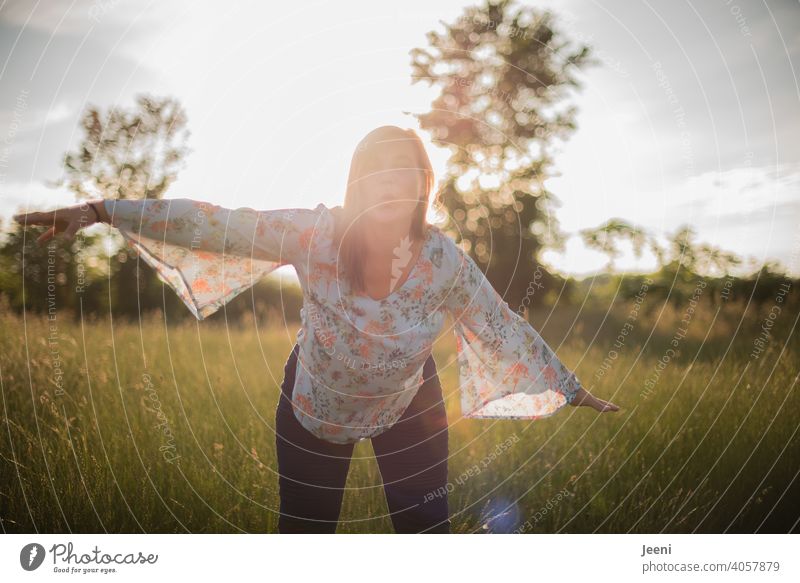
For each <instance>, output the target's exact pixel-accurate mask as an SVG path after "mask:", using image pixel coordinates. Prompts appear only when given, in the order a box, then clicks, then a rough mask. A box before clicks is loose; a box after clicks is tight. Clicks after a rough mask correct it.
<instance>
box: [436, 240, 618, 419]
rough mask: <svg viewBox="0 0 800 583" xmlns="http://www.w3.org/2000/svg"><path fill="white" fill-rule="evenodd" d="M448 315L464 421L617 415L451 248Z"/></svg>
mask: <svg viewBox="0 0 800 583" xmlns="http://www.w3.org/2000/svg"><path fill="white" fill-rule="evenodd" d="M450 251H451V255H452V261H451V262H450V265H451V266H452V267H453V269H454V271H455V274H454V276H453V278H452V281H453V283H452V288H451V289H450V292H449V294H448V297H447V302H446V304H447V307H448V309H449V311H450V313H451V315H452V316H453V321H454V328H455V329H454V332H455V334H456V346H457V349H458V361H459V376H460V377H461V383H462V386H461V390H462V413H463V414H464V415H465V416H467V417H508V418H524V419H525V418H526V419H535V418H539V417H546V416H549V415H552V414H553V413H555V412H556V411H558V410H559V409H561V408H562V407H563V406H565V405H566V404H570V405H573V406H591V407H594V408H595V409H597V410H605V411H616V410H617V409H618V407H617V406H616V405H613V404H611V403H606V402H605V401H601V400H599V399H596V398H595V397H592V396H591V395H590V394H589V393H588V391H586V389H585V388H583V387H582V385H581V383H580V381H579V380H578V378H577V377H576V376H575V374H574V373H573V372H572V371H570V370H569V369H568V368H567V367H566V366H565V365H564V364H563V363H562V362H561V361H560V360H559V359H558V357H557V356H556V354H555V353H554V351H553V350H552V349H551V348H550V346H549V345H548V344H547V343H546V342H545V341H544V339H543V338H542V337H541V336H540V335H539V333H538V332H537V331H536V330H535V329H534V328H533V327H532V326H531V325H530V323H529V322H528V321H527V320H525V319H524V318H523V317H522V316H520V315H519V314H518V313H516V312H514V311H513V310H511V308H510V307H509V305H508V303H507V302H506V301H504V300H503V298H502V297H501V296H500V295H499V294H498V293H497V292H496V291H495V289H494V287H492V285H491V283H490V282H489V281H488V279H486V276H485V275H484V274H483V272H482V271H481V270H480V268H479V267H478V266H477V265H476V264H475V262H474V261H473V260H472V258H471V257H469V255H467V254H466V253H464V252H463V250H461V249H460V248H459V247H458V246H457V245H456V244H455V243H453V244H452V248H451V249H450Z"/></svg>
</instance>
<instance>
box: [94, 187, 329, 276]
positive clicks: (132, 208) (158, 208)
mask: <svg viewBox="0 0 800 583" xmlns="http://www.w3.org/2000/svg"><path fill="white" fill-rule="evenodd" d="M98 206H102V207H103V209H104V210H105V216H106V220H105V222H108V223H110V224H111V225H112V226H114V227H116V228H117V229H119V230H120V231H121V232H122V234H123V235H125V237H126V238H136V239H138V240H139V241H141V240H143V239H147V240H151V241H153V242H160V243H164V244H167V245H172V246H176V247H182V248H186V249H192V250H196V251H204V252H209V253H218V254H221V255H228V256H231V255H233V256H238V257H248V258H251V259H258V260H262V261H274V262H279V263H281V264H289V263H294V262H295V261H297V260H298V259H300V257H301V255H302V253H303V252H304V251H306V250H307V244H306V243H307V242H306V240H305V239H304V237H306V238H307V237H308V236H310V232H309V229H310V230H311V231H313V228H314V227H315V224H316V223H317V222H318V220H319V210H320V209H319V207H318V208H317V209H304V208H291V209H277V210H266V211H256V210H254V209H252V208H248V207H240V208H236V209H228V208H224V207H221V206H218V205H215V204H211V203H208V202H203V201H197V200H192V199H188V198H174V199H162V200H155V199H150V200H127V199H109V200H105V201H103V203H102V205H98ZM137 242H138V241H137Z"/></svg>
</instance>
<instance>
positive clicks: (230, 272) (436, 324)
mask: <svg viewBox="0 0 800 583" xmlns="http://www.w3.org/2000/svg"><path fill="white" fill-rule="evenodd" d="M105 206H106V210H107V212H108V214H109V216H110V217H111V224H112V225H113V226H114V227H116V228H117V229H119V231H120V232H121V233H122V235H123V236H124V238H125V240H126V242H127V244H128V245H129V246H130V247H131V248H132V249H134V250H136V251H137V252H138V253H139V254H140V256H141V258H142V259H144V261H145V262H147V263H148V264H149V265H151V266H152V267H153V268H154V269H155V270H156V271H157V272H158V274H159V277H160V279H161V280H162V281H164V282H165V283H166V284H167V285H169V286H170V287H171V288H172V289H173V290H174V291H175V292H176V293H177V294H178V295H179V296H180V297H181V299H182V300H183V301H184V303H185V304H186V305H187V306H188V308H189V310H191V312H192V313H193V314H194V315H195V317H196V318H197V319H199V320H202V319H204V318H206V317H207V316H209V315H210V314H212V313H214V312H216V311H217V310H218V309H219V308H220V307H221V306H222V305H223V304H225V303H226V302H228V301H230V300H231V299H232V298H234V297H235V296H237V295H238V294H240V293H242V292H243V291H245V290H247V289H249V288H250V287H252V286H253V285H254V284H255V283H256V282H257V281H258V280H260V279H261V278H263V277H264V276H266V275H267V274H268V273H270V272H271V271H273V270H275V269H277V268H278V267H280V266H281V265H289V264H291V265H293V266H294V268H295V270H296V271H297V275H298V278H299V280H300V284H301V287H302V291H303V308H302V309H301V311H300V315H301V320H302V323H301V327H300V329H299V330H298V332H297V344H298V345H299V353H298V364H297V371H296V378H295V386H294V390H293V395H292V401H293V409H294V412H295V416H296V417H297V419H298V421H300V423H301V424H302V425H303V426H304V427H305V428H306V429H308V430H309V431H310V432H311V433H313V434H314V435H316V436H317V437H319V438H321V439H325V440H327V441H330V442H334V443H354V442H357V441H359V440H362V439H365V438H367V437H374V436H376V435H379V434H381V433H383V432H384V431H386V430H387V429H389V428H390V427H391V426H392V425H393V424H394V423H395V421H397V419H399V418H400V416H401V415H402V414H403V412H404V411H405V410H406V408H407V407H408V405H409V403H410V402H411V399H412V398H413V397H414V395H415V394H416V392H417V389H418V388H419V386H420V384H421V382H422V368H423V364H424V363H425V360H426V359H427V358H428V356H429V355H430V353H431V348H432V345H433V342H434V340H435V339H436V338H437V336H438V335H439V333H440V331H441V328H442V326H443V323H444V321H445V314H446V313H448V314H450V315H451V316H452V318H453V324H454V327H453V330H454V333H455V335H456V347H457V351H458V355H457V358H458V373H459V386H460V391H461V412H462V415H463V416H464V417H468V418H509V419H537V418H541V417H547V416H549V415H552V414H553V413H555V412H556V411H558V410H559V409H561V407H563V406H564V405H566V404H567V403H569V402H571V401H572V399H574V397H575V393H576V392H577V391H578V389H580V386H581V385H580V382H579V381H578V379H577V378H576V376H575V375H574V374H573V373H572V372H571V371H570V370H569V369H567V368H566V367H565V366H564V365H563V364H562V363H561V362H560V361H559V359H558V358H557V357H556V356H555V354H554V353H553V351H552V350H551V349H550V347H549V346H548V345H547V344H546V343H545V341H544V340H543V339H542V337H541V336H540V335H539V334H538V333H537V332H536V330H534V329H533V327H532V326H531V325H530V324H529V323H528V322H527V320H525V319H524V318H523V317H522V316H520V315H519V314H518V313H516V312H515V311H513V310H511V309H510V307H509V305H508V303H507V302H505V301H504V300H503V299H502V298H501V297H500V295H499V294H498V293H497V292H496V291H495V289H494V288H493V287H492V285H491V284H490V283H489V281H488V280H487V279H486V277H485V276H484V274H483V272H482V271H481V270H480V268H479V267H478V266H477V264H476V263H475V262H474V261H473V260H472V258H471V257H469V255H467V254H466V253H464V252H463V250H462V249H461V248H460V247H459V246H458V245H457V244H456V243H455V242H454V241H453V240H452V239H450V238H449V237H447V236H446V235H445V234H444V233H442V232H441V231H440V230H439V229H438V228H436V227H435V226H431V227H430V228H429V229H428V231H427V234H426V238H425V242H424V245H423V248H422V251H421V252H420V255H419V258H418V260H417V262H416V263H415V264H414V266H413V267H412V269H411V272H410V273H409V275H408V277H407V278H406V280H405V281H404V282H402V283H401V284H400V286H399V287H397V288H395V289H394V291H393V292H392V293H391V294H389V296H387V297H386V298H384V299H382V300H375V299H373V298H371V297H370V296H368V295H366V294H364V293H354V292H352V291H351V290H350V288H349V285H348V283H347V281H346V278H344V277H339V275H338V270H337V248H336V245H335V244H333V229H334V217H333V213H332V212H331V209H329V208H328V207H326V206H325V205H323V204H319V205H317V207H316V208H314V209H307V208H292V209H280V210H268V211H256V210H253V209H250V208H238V209H227V208H223V207H220V206H217V205H214V204H211V203H206V202H200V201H195V200H191V199H185V198H179V199H165V200H122V199H117V200H106V201H105Z"/></svg>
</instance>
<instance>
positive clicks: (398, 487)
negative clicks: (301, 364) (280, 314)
mask: <svg viewBox="0 0 800 583" xmlns="http://www.w3.org/2000/svg"><path fill="white" fill-rule="evenodd" d="M298 349H299V348H298V346H297V345H295V347H294V349H293V350H292V353H291V355H290V356H289V360H288V361H287V362H286V367H285V368H284V379H283V384H282V385H281V396H280V401H279V403H278V408H277V411H276V413H275V442H276V446H277V453H278V474H279V475H278V486H279V491H280V517H279V518H278V531H279V532H281V533H293V532H294V533H296V532H304V533H311V532H313V533H334V532H336V525H337V523H338V520H339V512H340V510H341V506H342V498H343V494H344V487H345V482H346V481H347V472H348V469H349V468H350V458H351V456H352V454H353V448H354V444H352V443H350V444H339V443H331V442H329V441H326V440H323V439H320V438H318V437H317V436H315V435H314V434H312V433H311V432H309V431H308V430H307V429H306V428H305V427H303V426H302V425H301V424H300V422H299V421H298V420H297V418H296V417H295V416H294V412H293V411H292V404H291V402H290V400H289V399H290V398H291V392H292V391H293V390H294V380H295V379H294V377H295V368H296V365H297V351H298ZM423 380H424V382H423V384H422V385H421V386H420V388H419V390H418V392H417V394H416V395H415V396H414V399H413V400H412V401H411V404H410V405H409V406H408V409H407V410H406V411H405V413H403V415H402V417H400V419H399V420H398V421H397V422H396V423H395V424H394V425H393V426H392V427H391V428H389V429H388V430H386V431H385V432H383V433H382V434H380V435H377V436H375V437H374V438H372V439H371V440H370V441H371V442H372V449H373V451H374V452H375V458H376V460H377V462H378V468H379V469H380V473H381V478H382V480H383V489H384V494H385V495H386V502H387V505H388V507H389V513H390V517H391V520H392V524H393V526H394V529H395V531H396V532H398V533H421V532H426V533H434V532H436V533H448V532H450V519H449V513H448V508H447V488H446V485H447V458H448V444H447V415H446V412H445V407H444V401H443V399H442V387H441V385H440V383H439V377H438V375H437V372H436V363H435V362H434V360H433V357H429V358H428V360H427V361H426V362H425V365H424V369H423Z"/></svg>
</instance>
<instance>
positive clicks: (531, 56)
mask: <svg viewBox="0 0 800 583" xmlns="http://www.w3.org/2000/svg"><path fill="white" fill-rule="evenodd" d="M442 24H443V25H444V26H445V29H446V30H445V32H444V34H439V33H437V32H429V33H428V41H429V44H430V48H427V49H419V48H417V49H413V50H412V51H411V56H412V68H413V77H412V78H413V82H414V83H416V82H420V81H426V82H428V83H429V84H430V85H431V86H434V87H437V88H438V89H440V90H441V93H440V95H439V96H438V97H437V98H436V99H435V100H434V102H433V104H432V107H431V110H430V112H428V113H425V114H421V115H417V116H416V117H417V118H418V120H419V122H420V127H421V128H422V129H424V130H427V131H429V132H430V133H431V136H432V139H433V141H434V143H435V144H436V145H439V146H442V147H447V148H448V149H450V151H451V155H450V158H449V160H448V163H447V171H446V175H445V177H444V178H443V179H442V181H441V190H440V193H439V202H440V204H441V206H442V207H443V208H444V209H445V210H446V212H447V213H448V215H449V216H448V224H447V225H445V226H444V228H445V230H448V231H451V232H452V233H453V234H454V236H456V237H457V238H459V239H460V240H461V245H462V247H463V248H464V250H465V251H467V252H468V253H470V255H471V256H472V258H473V259H474V260H475V261H476V262H477V263H478V264H479V265H480V266H481V268H482V269H483V270H484V271H485V273H486V276H487V278H489V280H490V281H491V282H492V284H493V285H494V286H495V288H496V289H498V291H499V292H500V293H501V295H503V296H504V297H505V298H506V301H508V302H509V304H511V305H512V306H515V305H517V304H518V303H519V302H521V301H522V299H523V298H524V297H525V294H526V289H527V287H528V284H529V282H530V281H532V280H533V277H534V273H535V272H537V270H538V269H539V268H540V267H539V253H540V251H541V250H542V249H543V248H545V247H551V248H561V247H563V241H564V238H563V235H562V234H561V232H560V229H559V226H558V222H557V221H556V220H555V218H554V216H553V214H552V212H551V207H552V206H553V205H554V204H555V202H556V201H555V197H554V196H553V194H552V193H551V192H549V191H548V190H547V189H546V188H545V187H544V181H545V179H546V178H547V177H548V175H549V172H550V167H551V166H552V162H553V160H552V154H551V146H552V145H553V142H554V140H555V139H557V138H565V137H566V136H568V135H569V134H570V133H571V132H572V131H573V130H574V129H575V123H574V117H575V112H576V108H575V107H574V106H573V105H570V104H568V103H567V100H566V98H567V97H568V91H569V90H571V89H573V88H578V87H580V84H579V82H578V81H577V79H576V78H575V77H574V75H573V73H574V72H576V71H577V70H578V69H579V68H580V67H583V66H586V65H588V64H593V63H594V62H595V61H593V60H592V59H590V56H589V51H590V49H589V47H587V46H576V47H573V46H571V43H570V42H568V41H567V40H566V39H564V38H563V35H562V34H561V33H559V31H558V30H557V28H556V26H555V24H554V16H553V14H552V13H550V12H549V11H540V10H538V9H535V8H532V7H528V6H526V7H523V8H520V9H517V10H512V0H503V1H501V2H498V3H489V2H487V3H486V4H484V5H483V6H480V7H469V8H466V9H465V12H464V13H463V15H462V17H461V18H459V19H458V20H457V21H456V22H455V23H452V24H447V23H442ZM565 104H566V105H565ZM462 225H463V227H462ZM542 272H543V273H545V274H546V275H545V276H544V277H541V279H539V281H541V282H542V283H543V284H545V285H547V284H548V283H550V284H551V285H552V284H553V283H554V278H553V276H551V275H550V274H547V272H546V270H545V269H543V268H542Z"/></svg>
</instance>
